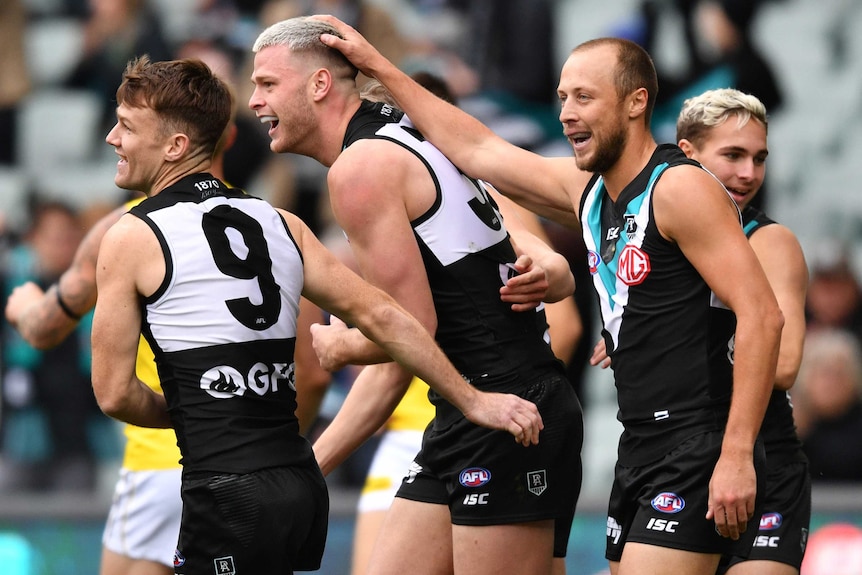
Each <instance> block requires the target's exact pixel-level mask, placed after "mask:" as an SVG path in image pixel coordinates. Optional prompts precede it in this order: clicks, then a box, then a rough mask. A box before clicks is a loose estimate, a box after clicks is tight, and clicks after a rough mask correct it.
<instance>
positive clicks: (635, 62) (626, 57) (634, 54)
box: [572, 37, 658, 127]
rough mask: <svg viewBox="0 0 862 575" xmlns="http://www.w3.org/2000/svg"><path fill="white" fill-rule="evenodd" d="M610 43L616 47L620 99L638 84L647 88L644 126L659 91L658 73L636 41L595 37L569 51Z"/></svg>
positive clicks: (578, 50) (616, 79)
mask: <svg viewBox="0 0 862 575" xmlns="http://www.w3.org/2000/svg"><path fill="white" fill-rule="evenodd" d="M602 46H613V47H615V48H616V49H617V69H616V70H615V73H614V82H615V84H614V85H615V87H616V90H617V96H618V97H619V98H620V100H622V99H623V98H625V97H626V96H628V95H629V94H631V93H633V92H634V91H635V90H638V89H639V88H646V91H647V105H646V109H645V111H644V123H645V125H646V126H647V127H649V125H650V121H651V119H652V113H653V109H655V102H656V96H657V95H658V74H657V73H656V71H655V64H654V63H653V61H652V58H651V57H650V55H649V53H648V52H647V51H646V50H644V49H643V48H642V47H641V46H640V45H639V44H637V43H636V42H632V41H631V40H626V39H625V38H610V37H608V38H595V39H593V40H587V41H586V42H583V43H581V44H579V45H578V46H577V47H576V48H575V49H574V50H572V54H575V53H577V52H583V51H585V50H589V49H593V48H600V47H602Z"/></svg>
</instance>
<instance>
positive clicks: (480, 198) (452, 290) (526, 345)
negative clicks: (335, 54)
mask: <svg viewBox="0 0 862 575" xmlns="http://www.w3.org/2000/svg"><path fill="white" fill-rule="evenodd" d="M367 138H375V139H384V140H388V141H391V142H393V143H395V144H397V145H400V146H403V147H404V148H405V149H407V150H409V151H411V152H412V153H413V154H415V155H416V157H417V158H419V159H420V160H421V161H422V162H423V163H424V164H425V165H426V166H427V168H428V172H429V173H430V174H431V177H432V178H433V180H434V183H435V185H436V188H437V199H436V201H435V203H434V205H433V206H432V207H431V208H430V209H429V210H428V211H427V212H426V213H424V214H423V215H422V216H420V217H418V218H416V219H415V220H413V221H412V222H411V225H412V227H413V231H414V233H415V237H416V242H417V243H418V245H419V249H420V251H421V253H422V258H423V261H424V264H425V269H426V272H427V274H428V281H429V284H430V287H431V293H432V295H433V299H434V306H435V309H436V312H437V333H436V339H437V341H438V342H439V344H440V346H441V348H442V349H443V351H444V352H445V353H446V355H447V356H448V357H449V359H450V361H452V363H453V364H454V365H455V367H456V368H457V369H458V370H459V371H460V372H461V373H462V374H463V375H464V376H465V377H467V378H468V379H469V380H470V381H471V382H472V383H473V384H474V385H476V386H477V387H483V388H484V387H485V386H486V385H492V384H493V385H494V386H495V389H496V390H498V391H517V390H518V389H519V385H522V384H521V383H520V381H523V378H524V377H528V378H534V377H536V371H537V369H539V368H546V367H548V366H554V369H561V368H560V364H559V361H558V360H557V359H556V357H555V356H554V355H553V352H552V351H551V348H550V346H549V345H548V343H547V342H546V341H545V339H544V328H543V327H542V326H543V324H544V322H543V321H541V320H540V321H537V318H536V316H535V315H534V314H532V313H524V312H514V311H512V310H511V307H510V305H509V304H507V303H505V302H503V301H501V300H500V288H501V287H502V286H503V285H504V284H505V282H506V281H507V280H508V279H509V278H510V277H511V274H513V273H514V272H513V271H512V269H511V268H510V267H509V266H510V264H512V263H513V262H514V261H515V259H516V256H515V251H514V248H513V247H512V243H511V241H510V238H509V234H508V232H507V231H506V228H505V226H504V225H503V220H502V217H501V216H500V213H499V211H498V209H497V205H496V203H495V202H494V201H493V199H492V198H491V197H490V196H489V195H488V192H487V190H486V188H485V187H484V185H483V184H482V183H481V182H479V181H476V180H473V179H471V178H468V177H467V176H465V175H464V174H462V173H461V172H460V171H459V170H458V169H457V168H456V167H455V166H454V165H453V164H452V163H451V162H450V161H449V160H448V159H447V158H446V157H445V156H443V154H442V153H440V151H439V150H437V148H435V147H434V146H433V145H432V144H431V143H429V142H427V141H425V139H424V138H423V137H422V135H421V134H420V133H419V132H418V131H417V130H416V129H415V128H414V127H413V125H412V124H411V123H410V120H409V119H408V118H407V117H406V116H405V115H404V114H403V113H402V112H401V111H400V110H397V109H395V108H393V107H392V106H389V105H387V104H383V103H371V102H367V101H365V102H363V103H362V106H361V107H360V108H359V110H358V111H357V113H356V114H355V115H354V117H353V118H352V119H351V121H350V124H349V125H348V127H347V132H346V134H345V137H344V147H345V148H346V147H348V146H350V145H351V144H353V143H354V142H356V141H357V140H361V139H367ZM542 313H543V312H542ZM431 396H432V400H434V401H435V403H436V402H437V400H436V398H435V394H433V393H432V394H431Z"/></svg>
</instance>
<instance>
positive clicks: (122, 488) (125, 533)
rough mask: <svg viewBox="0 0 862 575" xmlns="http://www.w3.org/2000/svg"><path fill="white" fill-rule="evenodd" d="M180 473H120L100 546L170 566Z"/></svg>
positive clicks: (177, 517)
mask: <svg viewBox="0 0 862 575" xmlns="http://www.w3.org/2000/svg"><path fill="white" fill-rule="evenodd" d="M181 475H182V469H180V468H177V469H160V470H156V471H131V470H129V469H126V468H122V469H120V478H119V479H118V480H117V485H116V487H115V488H114V499H113V501H112V503H111V510H110V511H109V512H108V520H107V522H106V524H105V531H104V533H103V534H102V545H104V546H105V548H106V549H108V550H110V551H113V552H114V553H117V554H119V555H123V556H126V557H129V558H131V559H146V560H148V561H155V562H157V563H162V564H164V565H167V566H169V567H173V565H174V552H175V551H176V550H177V539H178V538H179V534H180V518H181V517H182V512H183V504H182V499H181V498H180V484H181Z"/></svg>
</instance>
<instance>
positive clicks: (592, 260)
mask: <svg viewBox="0 0 862 575" xmlns="http://www.w3.org/2000/svg"><path fill="white" fill-rule="evenodd" d="M599 261H600V258H599V254H597V253H596V252H594V251H592V250H590V251H589V252H588V253H587V267H588V268H589V270H590V273H591V274H595V273H596V272H597V271H599Z"/></svg>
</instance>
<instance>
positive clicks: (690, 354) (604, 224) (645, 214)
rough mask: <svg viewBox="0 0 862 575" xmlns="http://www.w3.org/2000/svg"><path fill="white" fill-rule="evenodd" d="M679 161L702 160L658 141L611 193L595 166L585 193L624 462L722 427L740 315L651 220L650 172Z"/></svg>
mask: <svg viewBox="0 0 862 575" xmlns="http://www.w3.org/2000/svg"><path fill="white" fill-rule="evenodd" d="M681 164H690V165H695V166H699V164H698V163H697V162H694V161H692V160H689V159H688V158H686V156H685V155H684V154H683V153H682V151H681V150H680V149H679V148H678V147H677V146H674V145H667V144H666V145H661V146H659V147H658V148H657V149H656V151H655V152H654V153H653V156H652V158H651V159H650V161H649V163H648V164H647V166H646V167H645V168H644V169H643V170H642V171H641V173H640V174H638V176H637V177H636V178H635V179H634V180H633V181H632V182H631V183H629V185H628V186H626V187H625V189H623V191H622V193H621V194H620V196H619V198H618V199H617V201H616V202H614V201H612V200H611V198H610V197H609V196H608V194H607V190H606V188H605V185H604V181H603V179H602V178H601V176H598V175H596V176H593V178H592V179H591V180H590V183H589V184H588V186H587V189H586V190H585V193H584V195H583V198H582V200H581V206H580V221H581V226H582V229H583V236H584V241H585V243H586V246H587V249H588V256H587V257H588V264H589V269H590V273H591V274H592V278H593V284H594V286H595V289H596V292H597V294H598V296H599V303H600V311H601V317H602V321H603V324H604V325H603V330H602V335H603V337H604V339H605V344H606V346H607V350H608V354H609V356H610V357H611V361H612V367H613V370H614V380H615V384H616V387H617V397H618V402H619V412H618V419H619V420H620V422H622V424H623V428H624V431H623V434H622V437H621V439H620V446H619V461H620V463H621V464H622V465H626V466H640V465H645V464H647V463H649V462H651V461H654V460H656V459H658V458H659V457H661V456H663V455H664V454H666V453H667V452H668V451H669V450H670V449H671V448H672V447H673V446H675V445H676V444H678V443H679V442H680V441H681V440H683V439H685V438H687V437H690V436H693V435H695V434H697V433H700V432H704V431H711V430H721V429H723V428H724V423H725V421H726V418H727V413H728V409H729V404H730V393H731V386H732V362H733V356H732V354H733V335H734V331H735V328H736V318H735V316H734V315H733V313H732V312H731V311H730V310H729V309H728V308H727V306H725V305H723V304H722V303H721V302H720V301H718V299H717V298H716V297H715V295H714V294H713V293H712V291H711V290H710V289H709V286H707V284H706V282H705V281H704V280H703V278H702V277H701V276H700V274H698V272H697V270H696V269H695V268H694V266H692V265H691V263H690V262H689V261H688V260H687V259H686V257H685V255H684V254H683V253H682V251H681V250H680V249H679V247H678V246H677V245H676V244H675V243H673V242H669V241H667V240H666V239H664V238H663V237H662V236H661V233H660V232H659V230H658V228H657V226H656V223H655V220H654V215H653V202H652V194H653V190H654V189H655V185H656V182H658V180H659V178H661V176H662V174H663V173H664V172H665V170H667V169H668V168H670V167H673V166H677V165H681ZM691 193H693V194H695V193H697V190H692V191H691Z"/></svg>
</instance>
